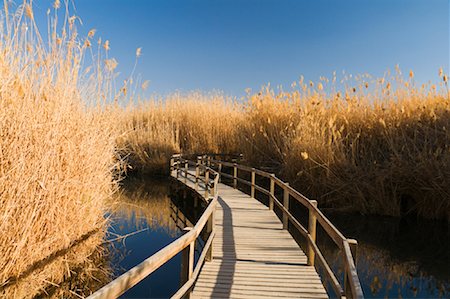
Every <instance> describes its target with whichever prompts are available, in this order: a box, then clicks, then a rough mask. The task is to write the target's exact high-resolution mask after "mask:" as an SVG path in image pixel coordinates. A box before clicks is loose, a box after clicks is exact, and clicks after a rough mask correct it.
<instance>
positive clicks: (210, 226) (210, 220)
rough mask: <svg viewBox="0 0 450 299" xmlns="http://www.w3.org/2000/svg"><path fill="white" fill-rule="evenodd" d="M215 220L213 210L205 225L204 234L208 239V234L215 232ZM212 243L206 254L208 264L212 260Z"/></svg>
mask: <svg viewBox="0 0 450 299" xmlns="http://www.w3.org/2000/svg"><path fill="white" fill-rule="evenodd" d="M215 218H216V210H214V211H213V212H212V213H211V215H210V216H209V218H208V222H207V223H206V232H207V233H208V238H209V234H212V233H213V231H214V230H215V220H216V219H215ZM213 243H214V242H212V243H211V246H210V247H209V249H208V251H207V252H206V257H205V259H206V261H208V262H210V261H212V259H213Z"/></svg>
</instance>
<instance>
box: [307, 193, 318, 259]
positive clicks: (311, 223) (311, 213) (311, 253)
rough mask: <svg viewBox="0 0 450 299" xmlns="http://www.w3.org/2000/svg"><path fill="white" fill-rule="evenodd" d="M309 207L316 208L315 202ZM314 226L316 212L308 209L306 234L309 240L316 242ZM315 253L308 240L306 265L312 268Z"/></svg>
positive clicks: (315, 223)
mask: <svg viewBox="0 0 450 299" xmlns="http://www.w3.org/2000/svg"><path fill="white" fill-rule="evenodd" d="M310 202H311V205H312V206H314V207H316V208H317V201H316V200H311V201H310ZM316 225H317V218H316V212H315V209H313V208H310V209H309V217H308V232H309V234H310V235H311V239H312V240H313V241H314V242H316ZM315 256H316V255H315V253H314V250H313V246H312V244H311V243H310V241H309V240H308V265H309V266H314V259H315Z"/></svg>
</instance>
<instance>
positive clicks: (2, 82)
mask: <svg viewBox="0 0 450 299" xmlns="http://www.w3.org/2000/svg"><path fill="white" fill-rule="evenodd" d="M58 2H59V1H58ZM7 3H9V1H5V9H6V10H4V11H3V13H5V14H6V15H5V16H4V19H2V21H1V24H0V136H1V137H0V219H1V221H0V269H2V270H1V272H0V286H2V293H1V295H3V296H7V297H11V296H12V297H15V296H16V297H22V296H25V293H23V294H22V293H16V291H14V290H13V289H14V288H13V287H9V283H10V282H12V281H14V280H15V278H17V277H21V275H23V273H26V272H27V271H28V270H29V269H32V268H33V267H35V266H36V265H37V264H39V262H40V261H42V260H45V259H46V258H47V257H48V256H51V255H52V254H53V253H54V252H57V251H59V250H63V249H65V248H67V247H69V246H71V245H73V244H72V243H73V241H75V240H78V239H79V238H80V237H81V236H83V235H85V234H86V233H89V232H92V231H96V230H99V229H100V230H102V229H103V227H104V224H105V220H104V218H103V213H104V208H105V207H104V201H105V199H106V198H108V197H109V196H110V195H111V193H112V190H113V188H114V183H113V180H112V168H113V166H114V164H115V163H116V162H115V161H114V150H115V138H116V136H115V133H114V130H113V126H112V122H111V120H110V119H109V116H108V114H106V113H101V109H102V108H101V107H100V105H97V103H96V102H95V101H92V100H91V99H99V98H102V97H104V96H106V93H105V92H104V91H105V90H107V89H108V81H107V80H106V81H105V77H104V72H103V70H102V69H99V68H101V66H100V65H95V64H94V70H93V71H92V74H91V73H84V68H83V66H82V61H83V59H84V56H85V53H86V50H87V49H88V47H89V42H88V41H89V40H87V42H84V41H82V42H80V41H79V39H78V38H77V36H76V29H75V27H74V24H73V23H74V21H75V18H69V17H68V16H67V17H66V18H65V19H62V20H60V22H61V23H63V22H65V23H66V26H65V27H64V30H62V32H61V33H58V32H57V31H56V29H55V28H56V26H57V25H56V20H57V18H56V12H55V18H54V19H53V22H54V23H53V24H54V27H53V28H52V29H51V33H50V37H51V38H50V39H51V40H50V42H49V43H48V44H47V43H46V42H44V41H42V40H41V38H40V35H39V32H38V31H37V28H36V25H35V23H34V19H33V11H32V9H31V7H30V6H29V4H27V3H25V4H23V5H22V6H19V7H18V9H17V11H16V12H12V9H13V8H12V7H8V4H7ZM8 11H9V12H8ZM55 11H56V9H55ZM12 14H13V15H12ZM87 95H89V97H87ZM88 103H89V104H88ZM97 239H98V238H97ZM90 248H91V250H85V251H83V252H82V253H81V254H79V255H77V256H76V259H75V260H76V261H80V260H83V259H84V258H86V257H87V256H88V255H90V254H91V253H92V251H93V250H94V249H95V246H93V247H92V246H91V247H90ZM71 257H74V256H73V255H67V256H66V258H63V259H61V262H60V263H59V266H58V267H53V268H52V270H51V271H50V272H48V271H47V272H46V273H47V274H45V275H36V276H34V277H35V279H34V281H30V280H28V281H27V285H28V287H27V289H26V296H25V297H29V296H33V295H34V294H36V292H38V291H39V290H42V288H43V287H44V286H45V285H48V284H52V283H59V282H60V281H61V279H62V278H63V276H64V275H65V274H67V273H68V268H69V266H71V265H72V262H71V261H70V258H71ZM5 286H8V287H7V288H4V287H5ZM8 292H12V293H8ZM13 295H15V296H13Z"/></svg>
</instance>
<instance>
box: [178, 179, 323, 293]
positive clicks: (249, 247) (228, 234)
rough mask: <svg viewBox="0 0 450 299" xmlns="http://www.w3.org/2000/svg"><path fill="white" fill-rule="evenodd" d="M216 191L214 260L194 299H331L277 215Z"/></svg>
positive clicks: (230, 192) (222, 188)
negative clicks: (217, 196)
mask: <svg viewBox="0 0 450 299" xmlns="http://www.w3.org/2000/svg"><path fill="white" fill-rule="evenodd" d="M180 180H181V181H182V182H185V180H184V179H183V178H180ZM185 183H186V185H188V186H190V187H194V182H193V181H192V180H189V179H188V180H186V182H185ZM217 188H218V193H219V198H218V207H217V211H216V219H215V225H216V236H215V238H214V241H213V260H212V261H211V262H205V264H204V265H203V268H202V270H201V272H200V275H199V277H198V280H197V282H196V283H195V285H194V289H193V292H192V294H191V298H328V296H327V293H326V291H325V289H324V287H323V285H322V282H321V280H320V278H319V275H318V274H317V273H316V270H315V269H314V267H313V266H307V258H306V255H305V254H304V252H303V251H302V250H301V249H300V247H299V246H298V245H297V243H296V242H295V240H294V239H293V237H292V236H291V235H290V234H289V232H288V231H286V230H283V225H282V223H281V222H280V220H279V219H278V217H277V216H276V215H275V213H274V212H273V211H270V210H269V209H268V208H267V207H266V206H265V205H263V204H262V203H260V202H259V201H257V200H256V199H253V198H251V197H250V196H249V195H246V194H244V193H242V192H241V191H239V190H237V189H234V188H232V187H229V186H227V185H224V184H218V186H217Z"/></svg>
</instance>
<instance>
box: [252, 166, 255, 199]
mask: <svg viewBox="0 0 450 299" xmlns="http://www.w3.org/2000/svg"><path fill="white" fill-rule="evenodd" d="M251 187H252V188H251V197H252V198H255V169H254V168H252V186H251Z"/></svg>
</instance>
